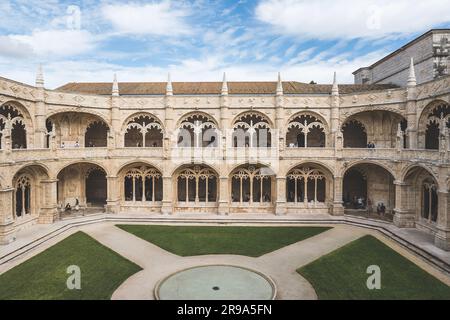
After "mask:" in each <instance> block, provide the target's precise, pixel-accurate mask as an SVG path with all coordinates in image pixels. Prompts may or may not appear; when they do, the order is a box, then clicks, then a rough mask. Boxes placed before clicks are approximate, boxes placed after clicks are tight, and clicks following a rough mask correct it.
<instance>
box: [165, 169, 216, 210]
mask: <svg viewBox="0 0 450 320" xmlns="http://www.w3.org/2000/svg"><path fill="white" fill-rule="evenodd" d="M173 177H174V179H173V180H174V181H173V183H174V186H175V189H174V190H176V197H175V202H176V203H177V207H179V206H181V205H182V204H183V203H184V206H185V207H192V206H197V207H198V206H203V205H208V204H209V205H211V204H212V205H213V206H216V203H217V202H218V200H219V178H220V175H219V173H218V171H217V170H215V169H214V168H213V167H211V166H208V165H199V164H184V165H181V166H178V167H177V168H176V169H175V170H174V175H173Z"/></svg>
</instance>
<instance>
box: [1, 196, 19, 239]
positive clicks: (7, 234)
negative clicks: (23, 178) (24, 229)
mask: <svg viewBox="0 0 450 320" xmlns="http://www.w3.org/2000/svg"><path fill="white" fill-rule="evenodd" d="M13 192H14V189H13V188H7V189H3V190H0V244H8V243H11V242H13V241H14V240H15V239H16V230H15V227H14V212H13V203H12V199H13Z"/></svg>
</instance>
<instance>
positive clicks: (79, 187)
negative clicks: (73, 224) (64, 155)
mask: <svg viewBox="0 0 450 320" xmlns="http://www.w3.org/2000/svg"><path fill="white" fill-rule="evenodd" d="M57 179H58V183H57V201H58V207H59V210H60V212H61V213H62V214H63V215H64V214H67V215H71V214H74V213H75V214H77V213H80V214H81V213H82V214H84V213H95V212H103V211H104V208H105V205H106V200H107V194H108V193H107V192H108V186H107V179H106V172H105V170H104V169H103V168H102V167H100V166H98V165H96V164H92V163H86V162H81V163H75V164H71V165H69V166H67V167H65V168H63V169H62V170H61V171H60V172H59V173H58V176H57Z"/></svg>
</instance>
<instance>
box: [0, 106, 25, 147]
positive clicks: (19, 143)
mask: <svg viewBox="0 0 450 320" xmlns="http://www.w3.org/2000/svg"><path fill="white" fill-rule="evenodd" d="M8 128H9V129H10V130H11V147H12V148H13V149H26V148H27V135H26V125H25V119H24V117H23V115H22V114H21V113H20V112H19V110H17V108H15V107H14V106H13V105H9V104H6V105H3V106H1V107H0V134H1V137H2V138H3V137H4V136H5V132H4V130H5V129H8ZM0 140H3V139H0ZM0 147H1V148H3V146H2V145H0Z"/></svg>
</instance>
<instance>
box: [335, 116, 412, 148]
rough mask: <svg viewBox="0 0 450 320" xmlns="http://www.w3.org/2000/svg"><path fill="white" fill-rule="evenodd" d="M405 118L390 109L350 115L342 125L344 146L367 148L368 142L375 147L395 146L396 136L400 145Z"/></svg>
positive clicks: (404, 132) (402, 142) (404, 137)
mask: <svg viewBox="0 0 450 320" xmlns="http://www.w3.org/2000/svg"><path fill="white" fill-rule="evenodd" d="M407 125H408V124H407V121H406V119H405V118H404V117H403V116H401V115H399V114H397V113H395V112H392V111H387V110H374V111H364V112H360V113H357V114H354V115H352V116H351V117H350V118H349V119H348V120H347V121H345V123H344V125H343V126H342V129H343V136H344V148H367V145H368V143H369V142H370V143H372V144H374V145H375V146H376V147H377V148H384V149H390V148H396V147H397V146H398V145H397V139H398V136H399V135H400V136H401V139H402V140H403V141H401V146H402V147H404V146H406V145H405V141H406V140H407V139H406V128H407Z"/></svg>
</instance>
